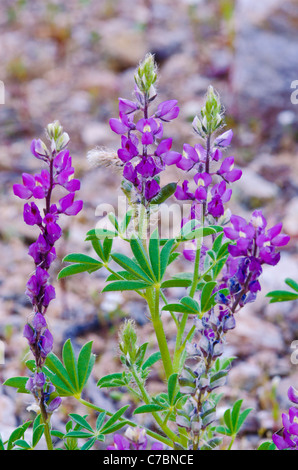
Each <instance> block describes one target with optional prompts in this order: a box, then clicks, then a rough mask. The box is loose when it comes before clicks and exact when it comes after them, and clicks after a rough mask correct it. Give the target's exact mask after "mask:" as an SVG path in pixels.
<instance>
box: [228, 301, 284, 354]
mask: <svg viewBox="0 0 298 470" xmlns="http://www.w3.org/2000/svg"><path fill="white" fill-rule="evenodd" d="M227 341H228V343H229V344H230V345H233V346H234V347H235V349H236V354H237V355H240V356H249V355H250V354H251V351H255V352H256V351H260V350H263V349H268V350H272V351H276V352H281V351H283V349H284V343H283V339H282V334H281V332H280V330H279V328H277V327H276V326H275V325H272V324H271V323H269V322H266V321H264V320H261V319H260V318H257V317H255V316H254V315H253V314H252V313H251V310H250V309H249V310H247V309H245V310H242V312H241V313H240V314H239V315H238V316H237V325H236V328H235V330H233V331H232V332H229V333H228V335H227Z"/></svg>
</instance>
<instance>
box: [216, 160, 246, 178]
mask: <svg viewBox="0 0 298 470" xmlns="http://www.w3.org/2000/svg"><path fill="white" fill-rule="evenodd" d="M234 160H235V159H234V157H228V158H225V159H224V160H223V162H222V164H221V166H220V169H219V170H218V172H217V173H218V174H219V175H220V176H221V177H222V178H224V180H225V181H227V182H228V183H234V182H235V181H237V180H239V179H240V178H241V176H242V171H241V170H239V169H237V168H234Z"/></svg>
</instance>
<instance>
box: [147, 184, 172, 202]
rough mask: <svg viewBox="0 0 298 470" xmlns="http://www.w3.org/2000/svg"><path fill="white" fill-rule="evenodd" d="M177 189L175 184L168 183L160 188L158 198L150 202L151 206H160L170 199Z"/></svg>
mask: <svg viewBox="0 0 298 470" xmlns="http://www.w3.org/2000/svg"><path fill="white" fill-rule="evenodd" d="M176 189H177V183H169V184H167V185H166V186H164V187H163V188H161V190H160V192H159V193H158V196H156V197H155V198H153V199H152V200H151V204H162V203H163V202H165V201H166V200H167V199H169V197H171V196H172V195H173V194H174V192H175V191H176Z"/></svg>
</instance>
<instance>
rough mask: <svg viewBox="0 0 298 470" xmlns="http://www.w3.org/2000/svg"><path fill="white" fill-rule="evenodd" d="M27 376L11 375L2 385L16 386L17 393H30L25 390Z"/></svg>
mask: <svg viewBox="0 0 298 470" xmlns="http://www.w3.org/2000/svg"><path fill="white" fill-rule="evenodd" d="M28 380H29V379H28V377H12V378H10V379H8V380H6V381H5V382H4V384H3V385H6V386H7V387H12V388H16V389H17V392H18V393H27V394H28V393H30V392H29V391H28V390H26V384H27V382H28Z"/></svg>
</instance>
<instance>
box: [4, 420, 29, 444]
mask: <svg viewBox="0 0 298 470" xmlns="http://www.w3.org/2000/svg"><path fill="white" fill-rule="evenodd" d="M31 424H32V421H27V422H26V423H24V424H22V425H21V426H19V427H18V428H16V429H15V430H14V431H13V432H12V433H11V435H10V437H9V439H8V443H7V450H12V448H13V446H14V444H15V442H16V441H17V440H18V439H21V438H23V437H24V434H25V432H26V431H27V429H28V428H29V426H30V425H31Z"/></svg>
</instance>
